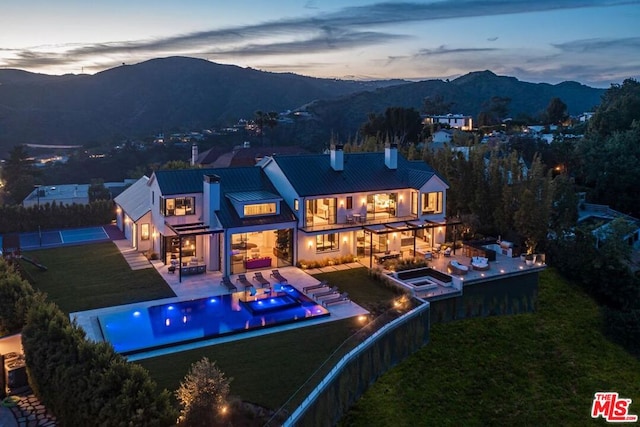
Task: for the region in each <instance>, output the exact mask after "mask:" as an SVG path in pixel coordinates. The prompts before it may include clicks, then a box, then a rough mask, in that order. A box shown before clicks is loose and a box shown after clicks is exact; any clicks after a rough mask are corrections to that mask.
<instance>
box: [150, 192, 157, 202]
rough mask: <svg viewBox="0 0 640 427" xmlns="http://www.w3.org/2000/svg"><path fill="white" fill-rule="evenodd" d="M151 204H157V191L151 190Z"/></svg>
mask: <svg viewBox="0 0 640 427" xmlns="http://www.w3.org/2000/svg"><path fill="white" fill-rule="evenodd" d="M151 204H152V205H155V204H156V192H155V191H152V192H151Z"/></svg>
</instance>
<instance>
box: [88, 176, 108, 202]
mask: <svg viewBox="0 0 640 427" xmlns="http://www.w3.org/2000/svg"><path fill="white" fill-rule="evenodd" d="M88 195H89V202H95V201H96V200H111V192H110V191H109V189H108V188H107V187H105V186H104V181H103V180H102V179H93V180H91V185H90V186H89V190H88Z"/></svg>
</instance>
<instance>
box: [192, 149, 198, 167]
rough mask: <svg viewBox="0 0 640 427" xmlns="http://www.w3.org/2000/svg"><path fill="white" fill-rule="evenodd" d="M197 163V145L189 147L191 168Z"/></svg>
mask: <svg viewBox="0 0 640 427" xmlns="http://www.w3.org/2000/svg"><path fill="white" fill-rule="evenodd" d="M197 162H198V144H192V145H191V166H195V165H196V163H197Z"/></svg>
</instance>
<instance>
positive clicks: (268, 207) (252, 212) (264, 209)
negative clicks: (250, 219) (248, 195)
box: [244, 203, 276, 216]
mask: <svg viewBox="0 0 640 427" xmlns="http://www.w3.org/2000/svg"><path fill="white" fill-rule="evenodd" d="M275 214H276V204H275V203H258V204H255V205H245V206H244V216H259V215H275Z"/></svg>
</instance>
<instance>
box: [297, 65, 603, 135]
mask: <svg viewBox="0 0 640 427" xmlns="http://www.w3.org/2000/svg"><path fill="white" fill-rule="evenodd" d="M604 91H605V90H604V89H595V88H591V87H588V86H585V85H582V84H579V83H576V82H563V83H559V84H556V85H551V84H547V83H528V82H522V81H519V80H518V79H516V78H514V77H505V76H497V75H495V74H494V73H492V72H490V71H481V72H473V73H469V74H466V75H464V76H462V77H459V78H457V79H455V80H451V81H450V82H447V81H442V80H425V81H420V82H416V83H407V84H404V85H399V86H392V87H386V88H380V89H377V90H375V91H371V92H366V93H356V94H350V95H347V96H344V97H341V98H339V99H334V100H319V101H316V102H314V103H312V104H311V105H308V106H307V107H306V109H307V111H309V112H310V113H312V114H313V115H315V116H316V117H317V118H318V120H319V121H320V122H321V123H324V124H325V126H326V127H327V128H329V129H330V130H329V132H333V133H334V134H335V133H338V134H340V135H341V137H345V136H347V135H354V134H355V133H356V132H357V130H358V128H359V127H360V125H361V124H362V123H363V122H365V121H366V119H367V114H368V113H370V112H374V113H383V112H384V110H385V109H386V108H387V107H390V106H397V107H407V108H409V107H413V108H415V109H417V110H418V111H421V109H422V105H423V101H424V99H425V98H426V97H428V96H431V97H433V96H435V95H441V96H442V97H443V98H444V100H445V101H446V102H453V103H454V105H453V107H452V110H453V111H452V112H454V113H461V114H467V115H472V116H474V117H477V115H478V113H479V112H480V111H482V110H483V104H484V103H485V102H487V101H489V100H490V99H491V98H492V97H493V96H500V97H509V98H511V103H510V108H509V113H510V116H511V117H514V118H515V117H517V116H518V115H521V114H524V115H528V116H536V115H538V114H539V113H541V112H543V111H544V110H545V109H546V107H547V105H548V104H549V101H550V100H551V98H553V97H558V98H560V99H562V101H563V102H564V103H565V104H567V108H568V112H569V114H574V115H577V114H580V113H582V112H585V111H592V110H593V108H594V106H596V105H598V104H600V97H601V96H602V94H603V93H604Z"/></svg>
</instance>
